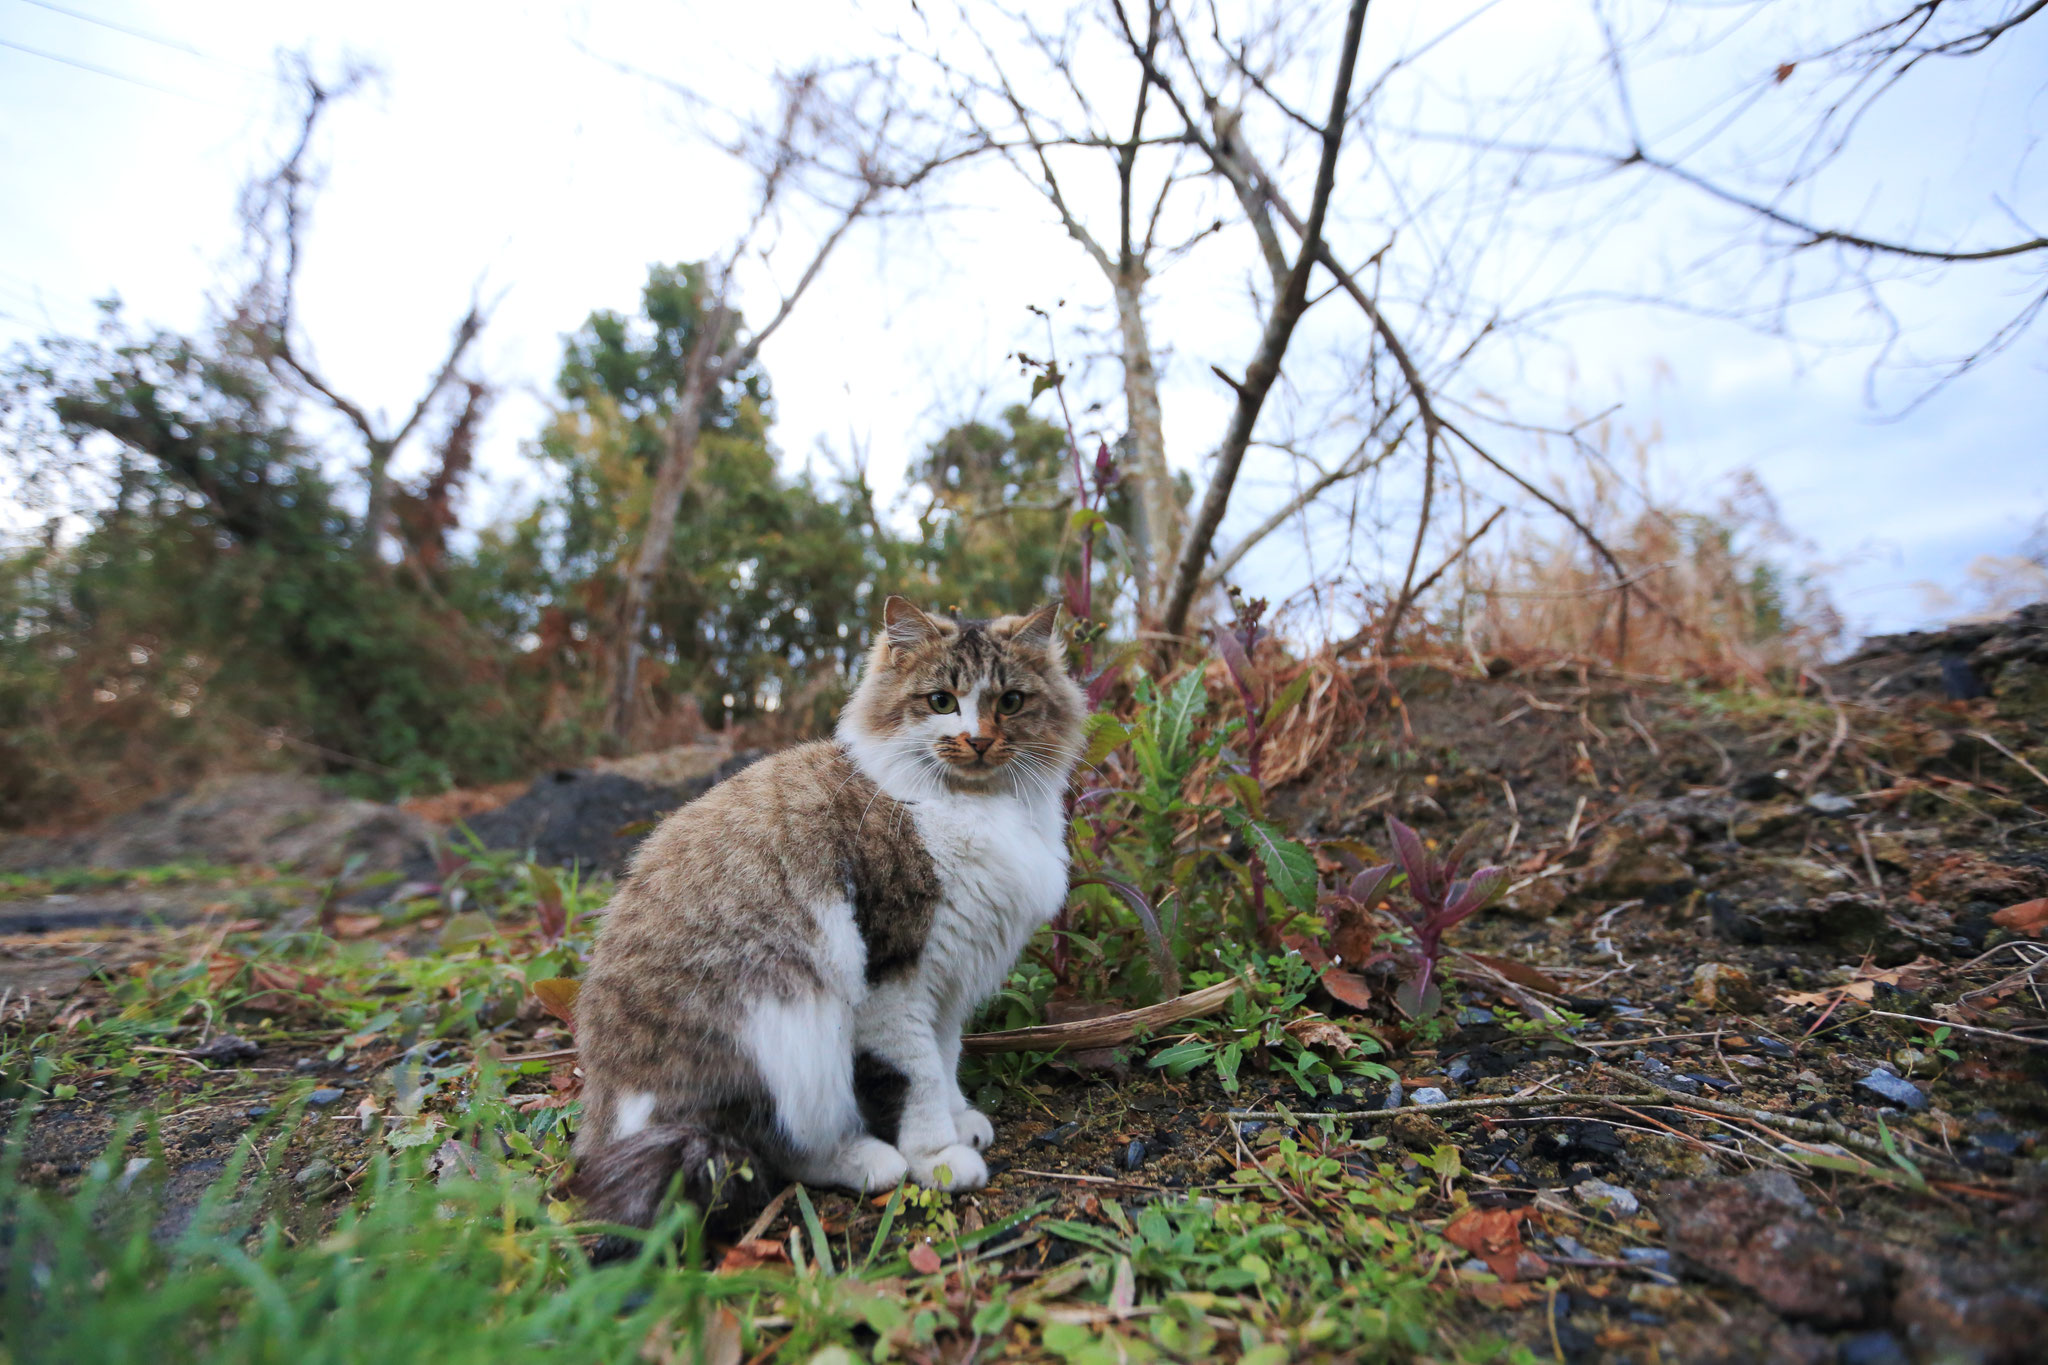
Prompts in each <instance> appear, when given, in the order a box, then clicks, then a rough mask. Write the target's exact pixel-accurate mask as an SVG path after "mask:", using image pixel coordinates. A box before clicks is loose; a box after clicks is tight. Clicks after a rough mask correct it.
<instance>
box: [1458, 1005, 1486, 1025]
mask: <svg viewBox="0 0 2048 1365" xmlns="http://www.w3.org/2000/svg"><path fill="white" fill-rule="evenodd" d="M1492 1022H1493V1011H1492V1010H1490V1009H1487V1008H1486V1007H1485V1006H1483V1005H1467V1006H1465V1008H1463V1009H1461V1010H1459V1011H1458V1023H1459V1025H1460V1026H1461V1027H1462V1026H1464V1025H1466V1024H1490V1023H1492Z"/></svg>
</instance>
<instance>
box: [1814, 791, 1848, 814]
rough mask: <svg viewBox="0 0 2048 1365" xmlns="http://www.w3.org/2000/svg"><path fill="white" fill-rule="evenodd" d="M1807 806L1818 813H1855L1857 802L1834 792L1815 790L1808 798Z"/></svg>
mask: <svg viewBox="0 0 2048 1365" xmlns="http://www.w3.org/2000/svg"><path fill="white" fill-rule="evenodd" d="M1806 808H1807V809H1808V810H1810V811H1813V812H1814V813H1815V814H1818V815H1849V814H1852V813H1854V811H1855V809H1856V803H1855V802H1854V801H1853V800H1851V799H1850V798H1848V797H1846V796H1836V795H1835V794H1834V793H1833V792H1815V793H1814V794H1813V795H1811V796H1809V797H1807V798H1806Z"/></svg>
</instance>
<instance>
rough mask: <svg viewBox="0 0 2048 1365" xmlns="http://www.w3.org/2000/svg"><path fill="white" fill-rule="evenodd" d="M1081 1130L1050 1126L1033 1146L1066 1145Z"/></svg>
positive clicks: (1074, 1125) (1074, 1126) (1073, 1125)
mask: <svg viewBox="0 0 2048 1365" xmlns="http://www.w3.org/2000/svg"><path fill="white" fill-rule="evenodd" d="M1238 1127H1239V1129H1240V1130H1242V1129H1243V1128H1244V1127H1245V1125H1244V1124H1239V1125H1238ZM1252 1128H1253V1131H1257V1128H1258V1125H1256V1124H1254V1125H1252ZM1080 1131H1081V1125H1080V1124H1078V1123H1063V1124H1061V1125H1060V1126H1059V1127H1057V1128H1048V1129H1046V1130H1045V1131H1044V1132H1042V1133H1039V1134H1036V1135H1035V1136H1034V1137H1033V1138H1032V1139H1031V1145H1032V1146H1033V1147H1059V1146H1062V1145H1064V1144H1065V1143H1066V1140H1067V1139H1068V1138H1070V1137H1072V1136H1073V1135H1074V1134H1076V1133H1078V1132H1080Z"/></svg>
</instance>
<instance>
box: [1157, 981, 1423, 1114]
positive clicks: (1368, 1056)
mask: <svg viewBox="0 0 2048 1365" xmlns="http://www.w3.org/2000/svg"><path fill="white" fill-rule="evenodd" d="M1226 957H1228V958H1230V959H1233V960H1234V961H1235V963H1236V965H1237V967H1238V970H1237V972H1236V973H1229V972H1197V973H1195V975H1194V978H1193V979H1194V983H1195V985H1196V986H1197V987H1198V988H1199V987H1203V986H1212V985H1215V984H1216V983H1218V982H1221V981H1227V980H1229V979H1230V977H1231V975H1233V974H1236V975H1240V976H1241V977H1242V978H1243V981H1244V985H1243V988H1242V989H1240V990H1239V991H1238V993H1237V994H1236V995H1235V996H1234V997H1232V999H1231V1002H1230V1008H1229V1009H1228V1010H1227V1011H1226V1012H1225V1013H1223V1014H1221V1015H1218V1016H1216V1017H1214V1018H1210V1019H1201V1020H1196V1021H1194V1022H1193V1023H1192V1024H1191V1025H1190V1028H1191V1031H1192V1033H1193V1036H1192V1037H1190V1038H1188V1039H1186V1040H1184V1041H1182V1042H1179V1043H1176V1044H1174V1045H1173V1046H1171V1047H1168V1048H1165V1049H1163V1050H1162V1051H1160V1052H1158V1053H1156V1054H1154V1055H1153V1057H1152V1058H1151V1060H1150V1061H1149V1062H1148V1063H1147V1065H1148V1066H1151V1067H1153V1068H1154V1069H1156V1070H1160V1071H1164V1072H1165V1073H1166V1074H1167V1075H1169V1076H1185V1075H1188V1074H1189V1073H1191V1072H1194V1071H1198V1070H1201V1069H1203V1068H1205V1067H1207V1068H1213V1069H1214V1070H1215V1072H1216V1077H1217V1080H1218V1082H1219V1083H1220V1084H1221V1085H1222V1087H1223V1089H1224V1090H1225V1091H1226V1092H1228V1093H1230V1094H1235V1093H1237V1090H1238V1087H1239V1085H1240V1084H1241V1082H1240V1081H1239V1079H1238V1075H1239V1072H1240V1071H1241V1069H1242V1068H1243V1066H1244V1063H1245V1060H1246V1059H1247V1058H1249V1057H1253V1056H1258V1057H1260V1058H1262V1059H1264V1060H1265V1061H1266V1062H1267V1063H1269V1064H1270V1065H1271V1066H1272V1067H1273V1068H1274V1069H1275V1070H1277V1071H1279V1072H1281V1073H1282V1074H1284V1075H1286V1076H1287V1077H1288V1078H1289V1079H1291V1080H1292V1081H1293V1082H1294V1083H1295V1085H1296V1086H1298V1087H1300V1088H1301V1089H1302V1090H1304V1091H1306V1092H1308V1093H1310V1094H1316V1093H1322V1094H1329V1095H1341V1094H1343V1093H1344V1078H1345V1077H1347V1076H1348V1077H1351V1078H1353V1079H1355V1080H1372V1081H1382V1082H1384V1081H1389V1080H1392V1079H1393V1078H1394V1073H1393V1072H1392V1071H1391V1070H1389V1069H1388V1068H1387V1067H1386V1066H1385V1065H1384V1064H1383V1063H1380V1062H1375V1061H1373V1060H1372V1058H1374V1057H1376V1056H1379V1055H1381V1054H1382V1053H1383V1052H1384V1051H1385V1049H1384V1048H1383V1047H1382V1046H1381V1044H1380V1041H1379V1039H1378V1038H1377V1037H1375V1036H1374V1035H1373V1034H1372V1032H1371V1031H1370V1030H1367V1029H1364V1028H1362V1027H1360V1028H1353V1029H1342V1028H1341V1026H1336V1025H1333V1027H1339V1028H1340V1031H1342V1032H1343V1033H1345V1035H1346V1036H1347V1037H1348V1039H1349V1044H1350V1045H1349V1047H1348V1048H1346V1049H1345V1050H1344V1051H1343V1052H1341V1053H1340V1054H1338V1055H1337V1056H1336V1058H1335V1060H1334V1061H1333V1060H1332V1059H1331V1058H1330V1057H1328V1056H1326V1055H1324V1054H1323V1053H1321V1052H1318V1051H1316V1050H1315V1049H1314V1048H1312V1047H1310V1046H1309V1045H1307V1044H1306V1043H1304V1042H1302V1040H1301V1039H1300V1038H1299V1037H1297V1036H1296V1035H1295V1034H1293V1033H1290V1032H1289V1031H1288V1028H1287V1026H1288V1025H1289V1024H1290V1023H1292V1022H1294V1021H1295V1019H1296V1018H1297V1017H1298V1014H1299V1011H1300V1010H1301V1007H1302V1005H1303V1003H1304V1002H1305V1001H1306V1000H1307V999H1308V995H1309V991H1310V990H1311V989H1312V988H1313V987H1314V986H1315V982H1316V976H1317V971H1316V968H1314V967H1312V966H1310V965H1309V964H1308V963H1307V962H1306V961H1304V960H1303V959H1302V957H1301V956H1300V954H1298V953H1274V954H1271V955H1270V956H1258V955H1249V956H1248V955H1242V954H1238V953H1229V954H1226Z"/></svg>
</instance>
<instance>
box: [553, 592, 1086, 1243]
mask: <svg viewBox="0 0 2048 1365" xmlns="http://www.w3.org/2000/svg"><path fill="white" fill-rule="evenodd" d="M1056 616H1057V608H1056V607H1055V606H1050V605H1049V606H1046V607H1043V608H1041V609H1039V610H1038V611H1036V612H1034V613H1032V614H1031V615H1030V616H1024V617H1016V616H1008V617H1003V618H1000V619H998V620H994V621H954V620H950V619H946V618H943V617H935V616H929V615H927V614H925V613H924V612H922V611H919V610H918V609H917V608H916V607H914V606H912V605H911V604H910V603H908V602H906V601H904V600H903V599H902V598H900V597H892V598H890V599H889V600H888V602H887V603H886V604H885V606H884V608H883V620H884V630H883V631H882V632H881V634H880V636H879V638H878V639H877V640H876V642H875V645H874V648H873V649H872V651H870V653H869V655H868V659H867V664H866V667H865V668H864V669H863V671H862V675H861V678H860V682H859V685H858V686H857V688H856V689H855V691H854V693H853V696H852V698H851V699H850V700H849V702H848V704H847V707H846V711H845V713H844V715H842V716H841V718H840V722H839V728H838V733H837V737H836V738H835V739H833V740H831V741H826V742H819V743H812V744H805V745H800V746H798V747H796V748H793V749H789V750H786V751H784V752H783V753H780V754H777V755H775V756H774V757H772V758H769V759H765V760H763V761H762V762H760V763H756V764H754V765H753V766H752V767H749V768H747V769H745V770H744V771H742V772H740V773H739V774H737V775H736V776H734V777H732V778H730V779H729V780H727V781H726V782H723V783H721V784H720V785H718V786H716V787H714V788H712V789H711V791H710V792H708V793H706V794H705V795H704V796H703V797H702V798H700V799H699V800H697V801H695V802H692V803H691V804H690V805H688V806H685V807H684V808H683V809H681V810H679V811H676V812H675V813H674V814H672V815H670V816H669V817H668V819H667V820H665V821H663V822H662V824H661V827H660V828H658V829H657V830H655V832H654V833H653V834H652V835H650V836H649V837H648V839H647V842H646V844H645V845H644V846H643V847H642V848H641V850H640V852H639V854H638V856H637V857H636V858H635V859H634V862H633V867H632V871H631V873H630V874H629V876H628V877H627V879H626V881H625V883H624V884H623V885H622V886H621V887H620V889H619V891H618V894H617V895H616V896H614V897H613V898H612V903H611V909H610V911H609V913H608V915H607V917H606V920H605V924H604V928H603V930H602V932H601V933H600V935H599V937H598V942H597V950H596V955H595V960H594V961H593V963H592V965H591V969H590V973H589V976H588V978H587V979H586V980H585V982H584V985H583V990H582V993H581V994H580V995H579V996H578V998H577V1001H576V1015H577V1043H578V1046H579V1048H580V1050H581V1054H582V1065H583V1072H584V1083H585V1088H584V1103H583V1120H582V1125H581V1127H580V1128H579V1129H578V1131H577V1135H576V1164H577V1176H576V1180H575V1185H574V1188H575V1190H576V1192H577V1193H579V1194H580V1195H581V1196H582V1198H583V1201H584V1205H585V1211H586V1212H587V1213H588V1214H589V1215H590V1216H591V1217H594V1218H598V1219H602V1220H605V1221H609V1222H615V1223H623V1224H628V1225H632V1226H639V1227H645V1226H647V1225H649V1224H650V1223H651V1222H652V1221H653V1219H654V1216H655V1214H656V1212H657V1205H658V1204H659V1202H660V1200H661V1197H662V1195H663V1193H664V1192H665V1191H666V1190H667V1189H668V1187H669V1184H670V1182H671V1181H672V1180H673V1179H674V1178H675V1177H676V1175H677V1174H678V1173H680V1174H681V1176H682V1192H683V1194H684V1196H685V1197H687V1198H689V1199H691V1200H693V1201H695V1202H696V1203H698V1204H699V1205H700V1206H701V1207H706V1208H709V1207H712V1206H713V1205H714V1203H715V1204H716V1205H717V1206H719V1207H720V1208H722V1209H724V1210H726V1211H728V1212H730V1211H731V1210H733V1209H735V1208H738V1207H743V1206H745V1205H749V1204H754V1203H757V1202H758V1201H759V1200H760V1199H761V1198H764V1197H765V1194H766V1192H767V1190H772V1189H773V1188H775V1186H776V1184H778V1183H779V1181H780V1180H781V1179H783V1178H787V1179H795V1180H801V1181H803V1182H805V1183H807V1184H817V1185H837V1186H844V1187H847V1188H850V1189H856V1190H873V1189H881V1188H887V1187H890V1186H893V1185H895V1184H897V1183H898V1182H899V1181H901V1180H902V1179H903V1178H904V1176H905V1175H906V1174H907V1175H908V1176H910V1178H912V1179H914V1180H916V1181H917V1182H918V1183H920V1184H923V1185H942V1186H944V1187H945V1188H947V1189H954V1190H960V1189H974V1188H977V1187H979V1186H981V1185H982V1184H984V1183H985V1182H986V1181H987V1179H988V1168H987V1166H986V1164H985V1163H984V1162H983V1160H982V1157H981V1152H982V1149H984V1148H985V1147H987V1146H988V1144H989V1141H990V1139H991V1138H992V1137H993V1135H994V1133H993V1129H992V1128H991V1127H990V1125H989V1121H988V1118H987V1116H985V1115H983V1114H982V1113H980V1112H979V1111H978V1110H976V1109H974V1108H973V1107H972V1106H971V1105H969V1104H968V1102H967V1100H966V1098H965V1097H964V1096H963V1095H962V1094H961V1093H960V1086H959V1081H958V1079H957V1077H956V1072H957V1070H958V1067H959V1061H960V1031H961V1028H962V1026H963V1025H964V1024H965V1023H966V1022H967V1018H968V1015H969V1014H970V1012H971V1011H972V1010H973V1009H974V1007H975V1006H976V1005H977V1004H978V1003H979V1002H981V1001H982V1000H985V999H987V998H988V997H989V996H991V995H993V994H994V993H995V992H996V991H997V990H998V989H999V988H1000V987H1001V986H1002V983H1003V980H1004V978H1005V977H1006V976H1007V975H1008V973H1009V970H1010V968H1011V966H1012V965H1013V964H1014V963H1015V962H1016V960H1017V957H1018V955H1019V954H1020V953H1021V952H1022V951H1023V949H1024V945H1025V942H1026V941H1027V940H1028V939H1029V938H1030V937H1031V934H1032V932H1033V931H1034V930H1036V929H1037V928H1038V927H1039V926H1040V925H1041V924H1044V923H1045V922H1046V921H1047V920H1049V919H1051V918H1052V916H1053V915H1055V914H1056V913H1057V912H1058V911H1059V908H1060V906H1061V904H1062V903H1063V902H1064V901H1065V899H1066V893H1067V849H1066V820H1065V816H1064V813H1063V808H1062V801H1061V798H1062V794H1063V793H1064V791H1065V790H1066V786H1067V780H1068V776H1069V774H1070V773H1071V771H1072V769H1073V766H1074V762H1075V759H1076V757H1077V755H1078V754H1079V752H1080V749H1081V743H1082V725H1083V721H1084V718H1085V715H1086V712H1087V703H1086V699H1085V698H1084V696H1083V695H1082V692H1081V690H1080V688H1079V687H1078V686H1076V685H1075V683H1074V682H1073V680H1072V679H1071V678H1069V677H1068V676H1067V670H1066V665H1065V652H1064V649H1063V648H1062V643H1061V640H1060V637H1059V635H1058V633H1057V632H1056V631H1055V629H1054V625H1055V618H1056ZM742 1163H746V1164H747V1165H749V1166H750V1168H751V1169H752V1171H753V1172H755V1173H756V1175H757V1179H755V1180H754V1181H753V1182H751V1186H744V1185H743V1183H742V1182H739V1181H737V1180H735V1179H734V1178H733V1177H734V1175H735V1173H736V1172H737V1171H738V1169H739V1167H740V1166H741V1165H742Z"/></svg>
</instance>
